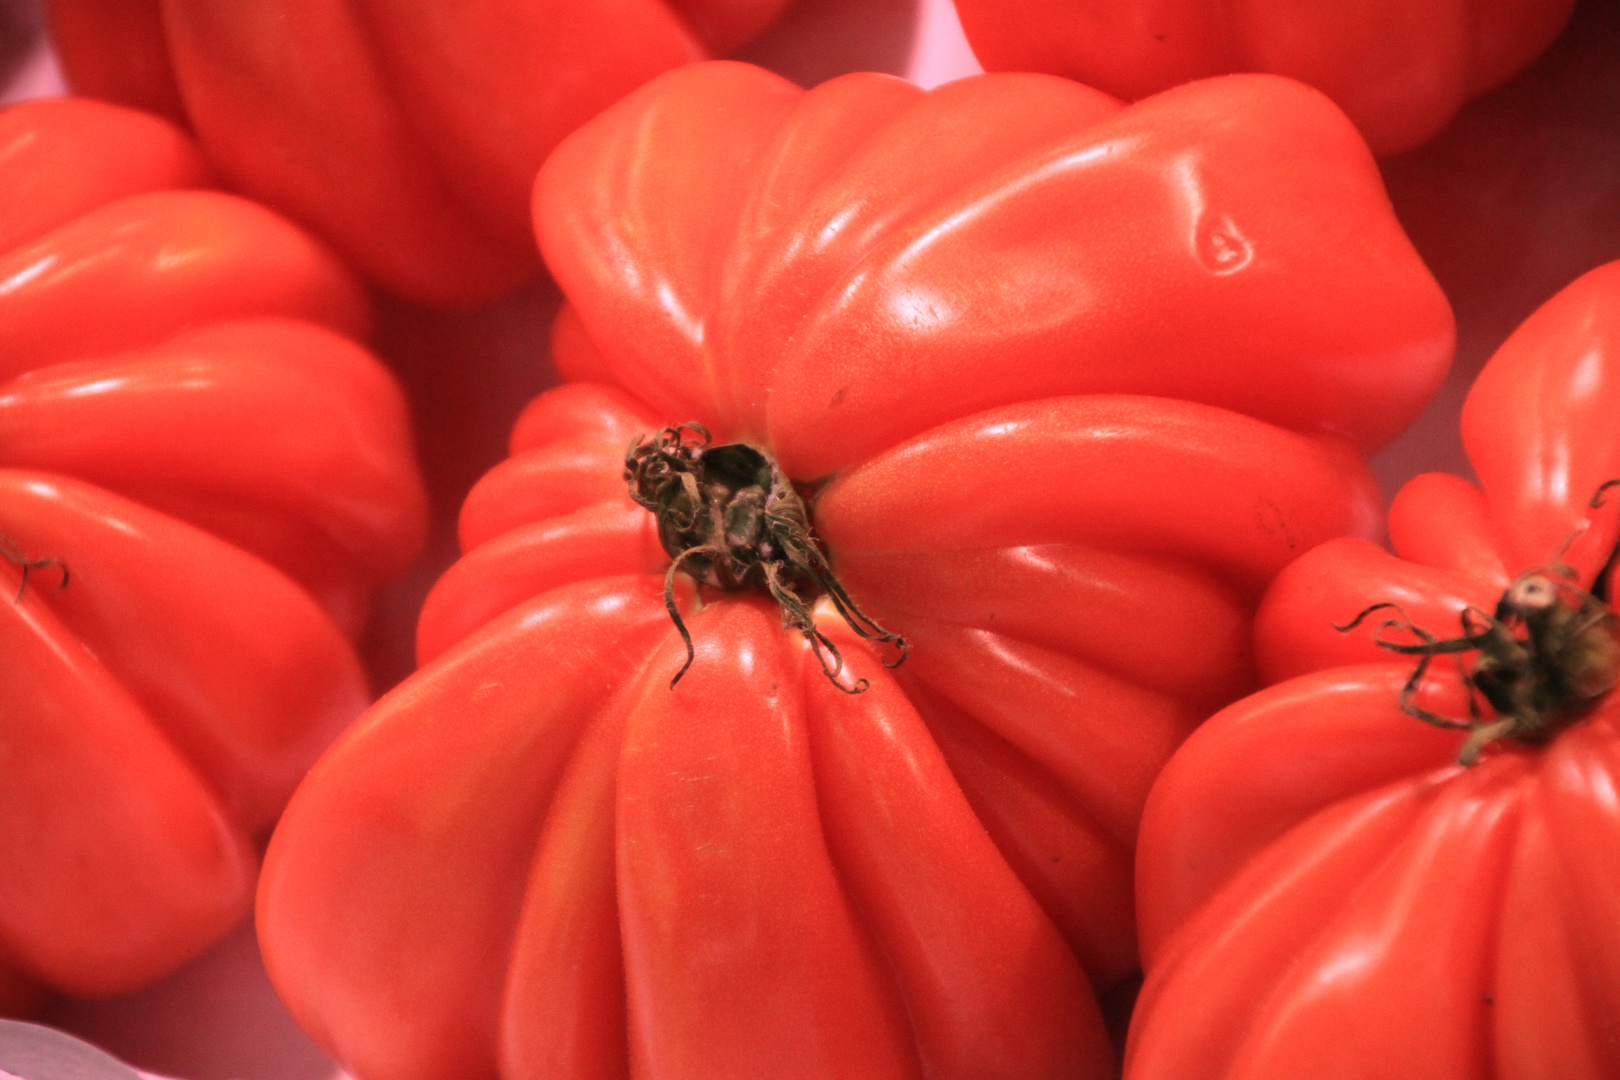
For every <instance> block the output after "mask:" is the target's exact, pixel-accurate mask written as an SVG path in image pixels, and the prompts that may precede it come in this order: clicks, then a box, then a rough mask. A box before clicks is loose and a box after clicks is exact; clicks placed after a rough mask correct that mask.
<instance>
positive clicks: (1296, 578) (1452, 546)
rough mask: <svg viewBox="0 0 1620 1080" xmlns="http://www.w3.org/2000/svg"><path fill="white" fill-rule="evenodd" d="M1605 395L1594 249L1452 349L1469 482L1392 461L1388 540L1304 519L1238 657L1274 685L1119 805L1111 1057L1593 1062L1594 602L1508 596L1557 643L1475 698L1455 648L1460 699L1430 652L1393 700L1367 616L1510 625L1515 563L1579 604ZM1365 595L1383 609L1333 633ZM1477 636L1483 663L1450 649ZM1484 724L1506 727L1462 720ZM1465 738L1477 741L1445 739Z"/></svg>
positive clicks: (1602, 834) (1416, 1068)
mask: <svg viewBox="0 0 1620 1080" xmlns="http://www.w3.org/2000/svg"><path fill="white" fill-rule="evenodd" d="M1617 408H1620V263H1610V264H1608V265H1607V266H1604V267H1602V268H1600V269H1598V270H1595V271H1593V272H1591V273H1589V274H1587V275H1586V276H1585V277H1582V278H1581V279H1580V280H1578V281H1576V282H1575V283H1574V284H1572V285H1570V286H1569V287H1568V288H1566V289H1565V290H1564V291H1563V292H1561V293H1560V294H1559V295H1557V296H1556V297H1554V298H1553V299H1552V300H1551V301H1549V302H1548V303H1547V304H1545V305H1544V306H1543V307H1542V308H1541V309H1540V310H1539V311H1537V312H1536V313H1535V314H1534V315H1533V316H1532V317H1531V318H1530V319H1529V320H1528V321H1526V322H1525V323H1524V325H1523V326H1522V327H1520V329H1519V330H1518V331H1517V332H1516V333H1515V334H1514V335H1513V336H1512V337H1511V338H1510V339H1509V340H1508V342H1507V343H1506V344H1505V345H1504V346H1503V347H1502V349H1501V350H1500V351H1499V352H1498V353H1497V355H1496V356H1495V357H1493V358H1492V360H1491V362H1490V363H1489V364H1488V365H1487V366H1486V368H1485V369H1484V371H1483V372H1482V373H1481V375H1480V377H1479V380H1478V381H1477V382H1476V384H1475V386H1474V389H1473V392H1472V394H1471V395H1470V396H1469V399H1468V402H1467V405H1466V407H1465V409H1464V413H1463V425H1462V436H1463V442H1464V445H1465V446H1466V448H1467V450H1468V453H1469V456H1470V458H1471V459H1472V461H1473V464H1474V467H1475V469H1476V470H1477V471H1478V475H1479V478H1480V483H1479V486H1477V487H1476V486H1475V485H1474V484H1472V483H1470V482H1468V481H1465V480H1462V479H1459V478H1457V477H1452V476H1445V475H1441V474H1428V475H1425V476H1420V477H1418V478H1417V479H1415V480H1413V481H1412V482H1411V483H1410V484H1409V485H1408V486H1407V487H1406V488H1405V489H1404V490H1403V491H1402V492H1401V494H1400V495H1399V496H1398V497H1397V498H1396V500H1395V503H1394V506H1393V507H1392V509H1391V512H1390V536H1391V539H1392V542H1393V546H1394V554H1390V553H1388V552H1385V551H1384V550H1383V549H1381V548H1377V547H1375V546H1373V545H1371V544H1368V543H1366V542H1365V541H1361V540H1354V539H1339V540H1333V541H1330V542H1328V543H1327V544H1324V545H1323V546H1322V547H1320V548H1317V549H1316V550H1315V551H1312V552H1311V553H1309V554H1308V555H1306V556H1304V557H1303V558H1301V559H1300V560H1299V561H1298V562H1296V563H1294V564H1293V565H1292V566H1291V567H1289V568H1288V569H1287V570H1285V571H1284V572H1283V573H1282V574H1281V575H1280V576H1279V577H1278V578H1277V580H1276V582H1275V583H1274V584H1273V586H1272V588H1271V590H1270V591H1269V592H1268V593H1267V595H1266V598H1265V600H1264V602H1263V604H1262V606H1261V609H1260V613H1259V615H1258V617H1257V620H1256V641H1257V653H1258V660H1259V664H1260V670H1261V674H1262V677H1263V678H1264V679H1266V680H1267V681H1275V680H1286V681H1282V682H1280V683H1279V684H1278V685H1276V686H1273V687H1272V688H1270V689H1268V690H1265V691H1262V692H1261V693H1259V694H1257V695H1255V696H1253V697H1251V698H1248V699H1246V700H1244V701H1241V702H1239V703H1237V704H1235V705H1233V706H1231V707H1230V708H1229V709H1227V710H1226V711H1224V712H1223V713H1221V714H1219V715H1217V716H1216V717H1215V718H1214V719H1212V720H1211V721H1209V722H1208V723H1207V724H1206V725H1204V727H1203V728H1202V729H1201V730H1200V731H1199V732H1197V733H1196V734H1195V735H1194V736H1193V737H1192V738H1191V739H1190V740H1189V741H1188V742H1187V743H1186V745H1185V746H1183V747H1182V749H1181V750H1180V751H1179V752H1178V753H1177V755H1176V756H1175V758H1174V759H1172V761H1171V762H1170V764H1169V766H1168V767H1167V768H1166V769H1165V771H1164V774H1163V776H1162V777H1161V778H1160V781H1159V783H1158V785H1157V786H1156V787H1155V788H1154V791H1153V794H1152V796H1151V798H1150V799H1149V801H1148V808H1147V811H1146V814H1145V816H1144V819H1143V824H1142V834H1141V844H1140V848H1139V851H1138V859H1137V873H1138V898H1139V918H1140V921H1141V933H1142V948H1143V954H1144V959H1145V960H1146V962H1147V965H1148V979H1147V984H1146V987H1145V988H1144V990H1143V994H1142V998H1141V1000H1140V1002H1139V1005H1138V1013H1137V1018H1136V1020H1135V1025H1136V1026H1135V1027H1134V1029H1133V1032H1132V1036H1131V1046H1132V1048H1133V1049H1132V1056H1131V1060H1130V1062H1129V1067H1128V1069H1127V1076H1128V1077H1130V1078H1131V1080H1153V1078H1158V1077H1164V1078H1167V1080H1168V1078H1172V1077H1173V1078H1175V1080H1205V1078H1207V1080H1214V1078H1217V1077H1220V1078H1228V1077H1244V1078H1245V1080H1261V1078H1266V1077H1279V1078H1281V1077H1298V1076H1384V1075H1388V1076H1400V1077H1402V1078H1403V1080H1426V1078H1431V1077H1432V1078H1434V1080H1440V1078H1444V1080H1467V1078H1473V1077H1478V1078H1481V1080H1483V1078H1486V1077H1491V1078H1500V1080H1529V1078H1532V1077H1536V1078H1540V1077H1552V1076H1556V1077H1559V1078H1560V1080H1586V1078H1590V1080H1599V1078H1604V1077H1613V1076H1615V1075H1617V1074H1620V802H1617V801H1616V797H1615V792H1616V789H1617V782H1620V703H1617V702H1616V701H1615V700H1614V699H1612V698H1610V697H1607V696H1606V695H1607V691H1608V689H1609V688H1610V687H1612V686H1613V684H1614V677H1615V673H1616V672H1615V669H1616V667H1617V666H1620V656H1617V653H1620V640H1617V631H1616V628H1615V625H1614V617H1613V616H1612V615H1604V614H1603V610H1602V609H1599V608H1596V607H1593V608H1590V609H1588V610H1586V611H1584V612H1582V613H1581V615H1580V619H1581V620H1582V621H1583V625H1584V629H1583V630H1582V634H1581V636H1579V637H1574V636H1571V637H1567V638H1564V637H1560V636H1558V634H1556V633H1554V632H1552V631H1551V630H1547V629H1537V630H1532V629H1530V627H1531V621H1530V620H1529V619H1526V620H1518V622H1520V623H1521V625H1519V626H1517V628H1516V630H1515V635H1514V637H1515V640H1517V641H1519V642H1523V641H1526V640H1528V641H1530V642H1531V643H1532V647H1533V648H1535V650H1536V655H1538V656H1550V655H1555V654H1562V655H1564V656H1565V657H1566V658H1567V659H1569V660H1575V661H1579V662H1575V663H1566V665H1565V666H1564V667H1561V668H1558V669H1548V670H1547V674H1546V676H1545V677H1542V676H1541V675H1540V674H1538V672H1539V670H1540V669H1536V668H1528V669H1522V670H1520V671H1519V675H1520V680H1519V682H1518V683H1516V684H1506V689H1507V690H1508V691H1511V693H1509V694H1508V695H1507V696H1506V698H1505V699H1500V700H1499V699H1497V698H1489V697H1487V694H1488V693H1497V694H1499V695H1500V694H1502V692H1503V685H1504V684H1503V683H1502V680H1501V679H1500V677H1499V674H1498V673H1499V672H1501V671H1503V670H1506V669H1505V668H1503V667H1502V666H1500V665H1499V664H1498V663H1497V657H1493V656H1490V654H1480V653H1472V652H1470V653H1467V654H1459V655H1463V656H1464V660H1465V662H1466V664H1467V665H1468V669H1469V670H1471V671H1473V672H1474V675H1473V681H1474V684H1475V686H1476V687H1477V690H1476V692H1475V694H1474V697H1475V699H1476V704H1477V705H1478V706H1479V707H1480V709H1481V718H1480V719H1479V720H1478V721H1477V722H1474V721H1470V709H1469V704H1468V700H1467V699H1468V694H1467V693H1465V690H1464V685H1463V684H1462V682H1461V681H1460V679H1459V677H1458V669H1457V668H1456V666H1455V665H1454V664H1453V660H1452V656H1451V655H1450V654H1447V653H1436V654H1435V655H1434V657H1433V660H1432V663H1431V664H1430V665H1429V666H1428V670H1427V673H1426V675H1425V678H1424V679H1423V680H1422V681H1421V683H1419V684H1418V685H1417V686H1416V693H1415V694H1413V695H1412V700H1411V701H1409V702H1408V701H1407V698H1406V697H1405V696H1403V688H1404V687H1405V686H1406V684H1407V683H1408V680H1409V679H1412V677H1413V675H1414V672H1415V667H1416V663H1417V661H1418V657H1417V656H1416V655H1415V654H1414V655H1408V656H1406V657H1405V658H1401V657H1398V656H1396V655H1394V654H1392V653H1391V652H1389V651H1388V650H1387V649H1383V648H1380V647H1379V646H1378V644H1377V643H1376V641H1375V640H1374V635H1375V633H1378V634H1381V636H1382V637H1384V638H1385V639H1387V640H1388V641H1390V642H1392V643H1394V644H1397V645H1406V646H1407V647H1408V648H1412V647H1415V646H1416V645H1417V644H1418V643H1419V642H1418V638H1417V637H1416V636H1415V635H1414V634H1413V633H1411V632H1410V631H1409V630H1408V629H1407V628H1408V627H1415V628H1421V629H1422V630H1424V631H1427V632H1428V633H1429V634H1431V635H1433V636H1434V637H1435V638H1436V639H1451V638H1456V637H1458V636H1459V634H1460V633H1463V632H1466V631H1468V630H1469V629H1470V628H1472V629H1482V628H1486V627H1489V626H1491V625H1492V624H1491V623H1490V617H1491V616H1493V615H1494V617H1495V618H1496V619H1498V620H1499V622H1498V624H1497V625H1502V623H1503V622H1504V621H1505V622H1506V624H1507V625H1508V627H1509V628H1510V629H1511V628H1514V622H1515V620H1513V619H1506V620H1504V616H1503V613H1501V612H1498V611H1497V604H1498V599H1499V598H1500V597H1503V596H1504V595H1507V596H1509V597H1511V598H1515V599H1522V598H1524V597H1526V596H1533V595H1537V594H1536V593H1530V592H1527V591H1526V590H1527V588H1529V587H1530V586H1534V587H1535V589H1536V590H1539V595H1540V596H1542V597H1543V598H1545V597H1547V596H1550V595H1555V594H1556V595H1557V596H1559V597H1560V599H1561V601H1562V602H1563V606H1550V607H1545V608H1542V609H1541V610H1542V611H1545V612H1547V613H1548V614H1547V615H1546V616H1545V617H1544V625H1545V627H1548V628H1554V627H1556V626H1557V625H1559V624H1560V623H1561V622H1562V621H1563V620H1562V615H1564V614H1571V613H1573V612H1575V611H1578V610H1579V607H1578V604H1579V603H1580V602H1582V600H1583V598H1585V593H1584V592H1582V590H1588V589H1596V590H1597V591H1598V593H1599V594H1600V595H1602V596H1610V595H1612V589H1613V580H1612V573H1611V563H1612V555H1613V552H1614V551H1615V548H1616V542H1617V538H1620V514H1617V513H1616V509H1615V507H1614V506H1613V505H1612V504H1613V502H1614V500H1613V499H1612V498H1609V499H1608V500H1607V502H1606V503H1605V504H1604V505H1602V506H1601V507H1598V508H1594V507H1593V506H1592V505H1591V500H1592V499H1593V497H1594V495H1595V494H1596V493H1598V492H1599V491H1600V489H1602V487H1603V485H1604V484H1605V483H1607V482H1609V481H1612V480H1614V479H1615V478H1616V477H1620V427H1617V425H1616V423H1615V416H1616V410H1617ZM1609 494H1610V495H1612V493H1609ZM1600 501H1602V500H1600ZM1566 545H1567V546H1566ZM1566 573H1567V574H1568V575H1569V576H1568V577H1567V578H1566V577H1565V576H1564V575H1565V574H1566ZM1526 574H1530V575H1531V576H1530V577H1525V576H1524V575H1526ZM1374 603H1394V604H1399V605H1400V608H1399V610H1392V609H1385V610H1383V611H1379V612H1374V613H1372V614H1370V615H1369V616H1368V617H1367V618H1366V619H1364V620H1363V622H1362V625H1359V626H1357V627H1356V628H1355V629H1354V630H1352V631H1350V632H1347V633H1341V632H1339V631H1337V630H1335V629H1334V624H1339V625H1344V624H1347V623H1349V622H1350V621H1351V620H1352V619H1353V618H1354V617H1355V615H1356V614H1357V612H1359V611H1362V610H1363V609H1365V608H1366V607H1367V606H1368V605H1370V604H1374ZM1467 605H1472V606H1473V607H1474V608H1475V609H1476V610H1475V612H1474V613H1472V614H1470V615H1468V616H1467V621H1466V623H1465V624H1463V626H1462V629H1461V630H1459V612H1461V611H1462V610H1463V609H1464V607H1465V606H1467ZM1526 610H1531V611H1534V610H1535V609H1534V608H1528V607H1527V608H1526ZM1509 614H1511V613H1509ZM1385 619H1389V620H1393V625H1387V626H1385V627H1384V628H1383V629H1382V630H1381V631H1379V630H1378V629H1377V627H1378V623H1379V622H1380V621H1383V620H1385ZM1532 634H1533V635H1534V636H1531V635H1532ZM1482 641H1484V639H1483V638H1476V639H1475V640H1474V642H1473V643H1474V644H1480V643H1481V642H1482ZM1560 642H1564V643H1568V642H1578V644H1579V648H1578V649H1575V650H1573V651H1569V650H1566V649H1558V648H1555V646H1558V645H1559V644H1560ZM1460 644H1461V645H1467V644H1469V643H1468V642H1463V643H1460ZM1459 647H1460V646H1459ZM1509 651H1511V650H1509ZM1481 655H1484V656H1486V657H1487V658H1488V659H1489V660H1490V663H1489V664H1484V665H1483V666H1481V667H1478V668H1475V667H1474V664H1475V662H1476V660H1477V659H1478V658H1479V657H1480V656H1481ZM1515 686H1518V687H1531V686H1534V687H1535V688H1537V692H1538V694H1540V695H1542V701H1543V702H1549V703H1552V704H1548V705H1545V706H1544V707H1543V708H1540V709H1538V710H1534V711H1532V710H1528V709H1523V708H1522V706H1521V705H1513V702H1515V701H1518V702H1522V701H1523V700H1525V699H1524V696H1523V694H1522V693H1520V691H1518V690H1515V689H1514V687H1515ZM1577 690H1578V691H1579V693H1574V692H1573V691H1577ZM1561 698H1567V699H1569V702H1566V704H1570V702H1572V704H1571V705H1570V707H1568V708H1564V707H1562V706H1559V705H1558V702H1559V701H1560V699H1561ZM1594 699H1595V703H1594ZM1502 700H1505V701H1506V703H1507V704H1508V705H1512V707H1511V708H1507V709H1504V708H1503V705H1502V703H1501V701H1502ZM1403 702H1405V703H1407V704H1409V705H1411V706H1412V708H1413V709H1414V710H1416V709H1426V710H1428V712H1429V713H1430V714H1431V715H1430V716H1429V717H1428V719H1429V720H1431V721H1433V722H1432V723H1424V722H1422V721H1421V720H1420V719H1418V718H1416V717H1415V716H1414V715H1409V714H1408V713H1407V712H1403V711H1402V704H1403ZM1493 705H1494V706H1495V707H1493ZM1527 719H1528V720H1534V721H1536V722H1545V723H1547V724H1548V726H1547V727H1546V728H1544V729H1541V730H1538V729H1537V728H1536V727H1535V726H1534V724H1528V723H1526V720H1527ZM1510 720H1511V721H1513V722H1514V723H1515V725H1516V727H1515V729H1514V730H1518V731H1523V732H1524V735H1523V737H1521V738H1515V737H1503V738H1498V739H1495V740H1493V741H1489V742H1486V741H1485V739H1484V737H1485V736H1487V735H1492V734H1498V735H1500V734H1502V732H1501V731H1500V729H1499V728H1498V727H1493V726H1492V725H1495V724H1498V723H1505V722H1507V721H1510ZM1444 722H1462V723H1463V724H1465V725H1468V726H1472V727H1474V728H1475V729H1476V731H1475V732H1470V733H1465V732H1463V731H1461V730H1448V729H1447V728H1446V727H1444V726H1441V724H1442V723H1444ZM1472 749H1478V750H1479V751H1480V755H1481V756H1480V758H1479V760H1478V762H1477V764H1474V765H1473V766H1472V767H1467V766H1464V765H1463V764H1460V763H1459V751H1460V750H1472ZM1464 756H1465V757H1466V756H1471V754H1466V753H1465V754H1464Z"/></svg>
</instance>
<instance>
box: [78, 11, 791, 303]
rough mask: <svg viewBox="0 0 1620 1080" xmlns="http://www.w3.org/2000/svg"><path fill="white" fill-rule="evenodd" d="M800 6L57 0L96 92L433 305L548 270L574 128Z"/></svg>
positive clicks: (393, 285) (82, 83)
mask: <svg viewBox="0 0 1620 1080" xmlns="http://www.w3.org/2000/svg"><path fill="white" fill-rule="evenodd" d="M784 2H785V0H473V2H463V3H456V4H447V3H418V2H402V0H297V2H289V0H161V2H160V0H49V3H48V4H47V5H46V6H47V9H48V11H49V14H50V29H51V35H52V41H53V43H54V45H55V48H56V51H57V54H58V55H59V56H60V57H61V60H62V64H63V68H64V69H65V71H66V73H67V77H68V81H69V84H70V85H71V86H72V87H73V88H74V90H75V91H77V92H78V93H83V94H89V95H92V96H95V97H102V98H107V99H109V100H112V101H117V102H121V103H125V104H131V105H136V106H139V107H143V108H149V109H155V110H158V111H162V112H166V113H168V114H169V115H171V116H172V117H174V118H175V119H177V120H183V121H184V122H186V123H188V124H189V125H190V126H191V127H192V129H193V130H195V131H196V132H197V137H198V139H199V140H200V141H201V143H202V146H203V148H204V149H205V150H206V151H207V153H208V156H209V159H210V160H211V161H212V162H213V163H214V164H215V165H216V166H217V167H218V168H219V170H220V172H221V173H222V174H223V175H224V176H225V178H226V180H227V181H228V182H229V183H230V184H231V186H232V187H234V188H235V189H237V190H239V191H242V192H244V193H246V194H248V195H250V196H252V197H254V198H257V199H261V200H263V201H265V202H266V203H268V204H269V205H271V206H274V207H276V208H278V209H280V210H282V211H284V212H285V213H288V214H291V215H292V216H294V217H296V218H297V219H298V220H299V221H300V222H302V223H304V224H305V225H307V226H309V227H310V228H312V229H314V230H315V231H316V232H318V233H319V234H320V235H321V236H322V237H323V238H324V239H326V240H327V241H329V242H330V243H331V244H333V245H334V246H335V247H336V248H337V249H338V250H339V251H340V252H341V253H342V254H343V255H344V256H345V257H346V258H348V259H349V260H350V261H351V262H353V263H354V264H355V265H356V266H357V267H359V268H360V270H361V271H362V272H363V273H365V274H366V275H367V276H368V277H370V278H372V279H374V280H376V281H378V282H380V283H381V284H382V285H384V286H385V287H387V288H388V289H390V290H392V291H394V292H396V293H399V294H400V295H402V296H405V297H408V298H410V299H413V300H419V301H424V302H428V303H435V304H465V303H471V302H475V301H479V300H488V299H491V298H493V297H494V296H497V295H499V294H500V293H502V292H504V291H506V290H508V289H510V288H512V287H513V286H514V285H516V284H517V283H518V282H519V281H521V280H522V279H523V278H524V277H526V276H529V275H531V274H533V273H535V272H536V271H537V270H538V267H537V266H536V265H535V255H534V246H533V242H532V240H531V239H530V237H529V232H528V215H527V206H528V195H529V187H530V185H531V184H532V183H533V181H534V174H535V170H537V169H538V168H539V167H540V162H541V161H543V160H544V159H545V156H546V154H547V153H548V152H549V151H550V150H551V148H552V147H554V146H555V145H556V144H557V142H558V140H560V139H561V138H562V137H563V136H564V135H566V134H567V133H568V132H570V131H572V130H573V129H574V128H575V127H577V126H578V125H579V124H580V123H582V122H583V121H585V120H586V119H588V118H589V117H591V116H592V115H594V114H595V113H596V112H598V111H599V110H601V109H602V108H603V107H604V106H606V105H608V104H609V103H610V102H612V101H614V100H616V99H618V98H619V97H621V96H623V95H624V94H626V93H628V92H629V91H630V90H632V89H634V88H635V87H637V86H639V85H641V84H642V83H643V82H645V81H646V80H647V79H649V78H651V77H652V76H654V75H656V74H658V73H659V72H661V71H665V70H668V69H669V68H672V67H675V66H677V65H679V64H685V63H689V62H691V61H693V60H698V59H701V58H703V57H705V56H708V55H712V54H716V53H721V52H724V51H726V50H729V49H731V48H733V47H735V46H736V45H737V44H738V43H739V42H741V41H743V40H745V39H747V38H748V37H749V36H750V35H752V34H753V33H755V32H756V31H758V30H759V29H760V28H761V27H763V26H764V25H765V24H767V23H768V22H770V20H771V19H772V18H773V17H775V15H776V13H777V12H778V11H779V10H780V9H781V7H782V6H783V3H784Z"/></svg>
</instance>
